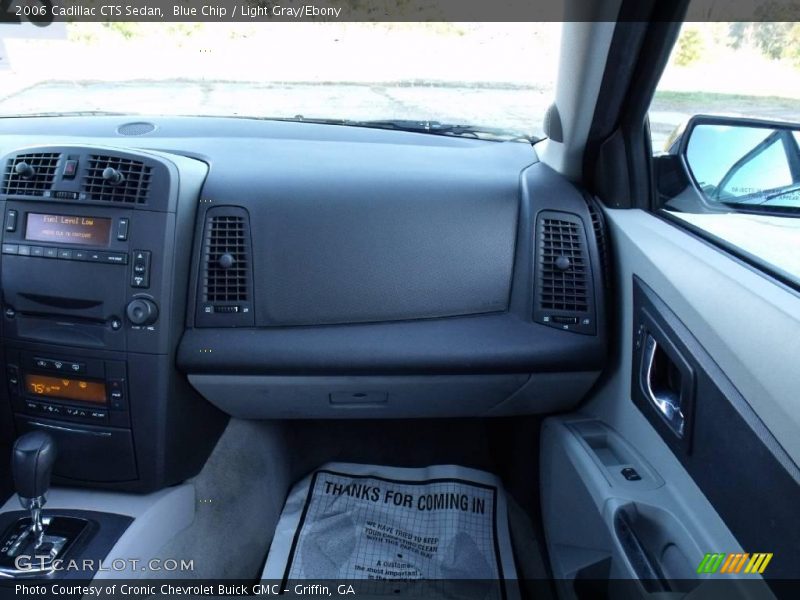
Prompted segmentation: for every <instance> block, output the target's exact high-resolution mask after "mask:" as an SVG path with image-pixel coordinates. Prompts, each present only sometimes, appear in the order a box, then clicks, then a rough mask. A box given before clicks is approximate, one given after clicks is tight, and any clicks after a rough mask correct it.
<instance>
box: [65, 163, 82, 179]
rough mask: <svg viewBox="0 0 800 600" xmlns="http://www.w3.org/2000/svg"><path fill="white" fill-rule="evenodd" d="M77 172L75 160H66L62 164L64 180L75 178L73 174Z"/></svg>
mask: <svg viewBox="0 0 800 600" xmlns="http://www.w3.org/2000/svg"><path fill="white" fill-rule="evenodd" d="M77 172H78V161H77V160H68V161H67V162H65V163H64V173H63V175H62V176H63V177H64V179H72V178H74V177H75V173H77Z"/></svg>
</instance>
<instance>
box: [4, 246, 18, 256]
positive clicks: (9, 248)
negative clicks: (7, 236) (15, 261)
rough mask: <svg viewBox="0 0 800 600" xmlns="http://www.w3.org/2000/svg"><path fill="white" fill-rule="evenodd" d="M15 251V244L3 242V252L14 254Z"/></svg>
mask: <svg viewBox="0 0 800 600" xmlns="http://www.w3.org/2000/svg"><path fill="white" fill-rule="evenodd" d="M16 253H17V245H16V244H3V254H16Z"/></svg>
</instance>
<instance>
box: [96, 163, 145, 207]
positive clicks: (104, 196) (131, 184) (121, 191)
mask: <svg viewBox="0 0 800 600" xmlns="http://www.w3.org/2000/svg"><path fill="white" fill-rule="evenodd" d="M109 168H111V169H114V170H115V171H116V172H117V173H119V175H120V176H121V179H120V180H119V181H117V182H110V181H109V180H108V179H106V178H105V177H104V176H103V172H104V171H106V169H109ZM151 176H152V174H151V168H150V167H148V166H146V165H145V164H144V163H142V162H139V161H136V160H131V159H129V158H118V157H115V156H103V155H98V154H93V155H91V156H90V157H89V164H88V166H87V168H86V174H85V175H84V177H83V191H84V192H85V193H86V198H87V200H100V201H106V202H124V203H129V204H146V203H147V197H148V195H149V193H150V179H151Z"/></svg>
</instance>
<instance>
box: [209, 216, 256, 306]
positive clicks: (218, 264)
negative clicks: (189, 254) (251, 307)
mask: <svg viewBox="0 0 800 600" xmlns="http://www.w3.org/2000/svg"><path fill="white" fill-rule="evenodd" d="M207 232H208V233H207V236H206V240H205V248H204V249H203V250H204V252H203V261H204V266H205V278H204V281H203V300H204V301H205V302H212V303H214V302H244V301H246V300H247V263H248V261H247V243H246V238H245V223H244V218H243V217H240V216H232V215H231V216H224V215H223V216H216V217H209V219H208V228H207Z"/></svg>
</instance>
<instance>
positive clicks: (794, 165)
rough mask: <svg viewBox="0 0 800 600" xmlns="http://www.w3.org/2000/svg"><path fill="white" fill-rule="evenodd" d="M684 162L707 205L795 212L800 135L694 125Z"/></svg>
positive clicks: (799, 175)
mask: <svg viewBox="0 0 800 600" xmlns="http://www.w3.org/2000/svg"><path fill="white" fill-rule="evenodd" d="M686 162H687V163H688V165H689V169H690V170H691V172H692V175H693V176H694V178H695V181H696V182H697V184H698V185H699V186H700V189H702V190H703V193H704V194H705V196H706V198H707V199H708V200H710V201H712V202H719V203H725V204H739V205H743V204H750V205H760V206H773V207H792V208H800V130H798V129H794V130H793V129H790V128H788V127H787V128H780V129H771V128H767V127H751V126H747V125H742V124H736V125H733V124H730V125H727V124H726V125H721V124H706V123H701V124H698V125H696V126H695V127H694V129H692V132H691V137H690V138H689V141H688V144H687V148H686Z"/></svg>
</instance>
